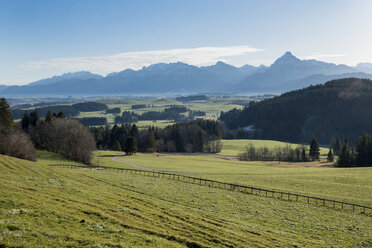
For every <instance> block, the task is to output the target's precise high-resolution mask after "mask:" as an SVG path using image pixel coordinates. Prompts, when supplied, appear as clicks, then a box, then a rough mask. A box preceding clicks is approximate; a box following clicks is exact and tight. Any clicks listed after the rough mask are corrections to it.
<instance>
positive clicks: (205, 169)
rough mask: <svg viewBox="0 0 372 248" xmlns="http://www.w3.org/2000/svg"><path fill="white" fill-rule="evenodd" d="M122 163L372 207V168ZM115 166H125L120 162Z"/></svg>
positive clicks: (145, 157)
mask: <svg viewBox="0 0 372 248" xmlns="http://www.w3.org/2000/svg"><path fill="white" fill-rule="evenodd" d="M121 160H124V161H128V162H131V163H133V164H136V165H141V166H144V167H147V168H156V169H166V170H177V171H188V172H194V173H192V175H196V176H200V177H203V178H209V179H215V180H219V181H223V182H232V183H239V184H244V185H248V186H255V187H261V188H265V189H275V190H282V191H288V192H293V193H302V194H306V195H312V196H320V197H324V198H330V199H335V200H343V201H348V202H352V203H361V204H368V205H371V206H372V197H371V192H372V168H371V167H369V168H329V167H321V166H322V164H321V165H320V166H319V165H316V164H315V163H283V162H282V163H280V164H278V162H271V163H265V162H241V161H231V160H226V159H221V158H217V157H213V156H197V155H161V156H159V157H158V156H156V155H151V154H137V155H136V156H126V157H122V158H121ZM113 165H114V166H121V164H119V163H117V164H113ZM124 166H125V165H124ZM128 168H129V167H128Z"/></svg>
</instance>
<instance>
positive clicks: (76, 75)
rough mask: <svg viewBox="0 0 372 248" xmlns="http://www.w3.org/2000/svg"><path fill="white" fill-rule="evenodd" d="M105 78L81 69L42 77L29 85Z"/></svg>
mask: <svg viewBox="0 0 372 248" xmlns="http://www.w3.org/2000/svg"><path fill="white" fill-rule="evenodd" d="M101 78H103V77H102V76H101V75H97V74H93V73H90V72H89V71H79V72H68V73H64V74H62V75H61V76H54V77H51V78H46V79H42V80H39V81H36V82H33V83H30V84H28V86H35V85H47V84H53V83H61V82H63V81H66V80H67V81H68V80H76V81H83V80H87V79H101Z"/></svg>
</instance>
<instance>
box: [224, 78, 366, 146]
mask: <svg viewBox="0 0 372 248" xmlns="http://www.w3.org/2000/svg"><path fill="white" fill-rule="evenodd" d="M221 121H223V122H224V123H225V125H226V126H227V127H228V128H230V129H236V128H238V127H240V128H243V127H246V126H249V125H253V126H254V128H255V130H256V137H257V138H264V139H277V140H287V141H297V142H301V141H306V142H308V141H309V140H311V138H312V137H317V138H318V140H319V141H320V142H321V143H325V144H327V143H328V142H329V140H330V139H331V137H333V136H340V137H346V138H349V139H350V140H351V141H355V139H356V138H357V137H358V136H359V135H360V134H361V133H362V132H363V131H366V132H370V133H371V132H372V81H371V80H368V79H357V78H346V79H339V80H333V81H329V82H327V83H325V84H323V85H317V86H310V87H307V88H304V89H301V90H296V91H291V92H288V93H285V94H282V95H280V96H278V97H274V98H271V99H268V100H264V101H261V102H257V103H254V104H251V105H250V106H249V107H246V108H245V109H243V110H242V111H240V110H232V111H229V112H226V113H221Z"/></svg>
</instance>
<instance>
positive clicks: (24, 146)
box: [0, 98, 36, 161]
mask: <svg viewBox="0 0 372 248" xmlns="http://www.w3.org/2000/svg"><path fill="white" fill-rule="evenodd" d="M0 154H3V155H7V156H12V157H17V158H21V159H27V160H31V161H36V150H35V147H34V145H33V144H32V142H31V140H30V138H29V136H28V135H27V134H26V133H25V132H23V131H21V130H20V129H18V128H17V126H16V125H15V124H14V121H13V117H12V115H11V113H10V107H9V104H8V102H7V101H6V99H5V98H1V99H0Z"/></svg>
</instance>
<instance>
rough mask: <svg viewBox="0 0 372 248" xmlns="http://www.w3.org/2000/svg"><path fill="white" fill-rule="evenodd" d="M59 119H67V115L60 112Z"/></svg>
mask: <svg viewBox="0 0 372 248" xmlns="http://www.w3.org/2000/svg"><path fill="white" fill-rule="evenodd" d="M57 118H60V119H66V115H65V114H64V113H63V112H62V111H59V113H58V114H57Z"/></svg>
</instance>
